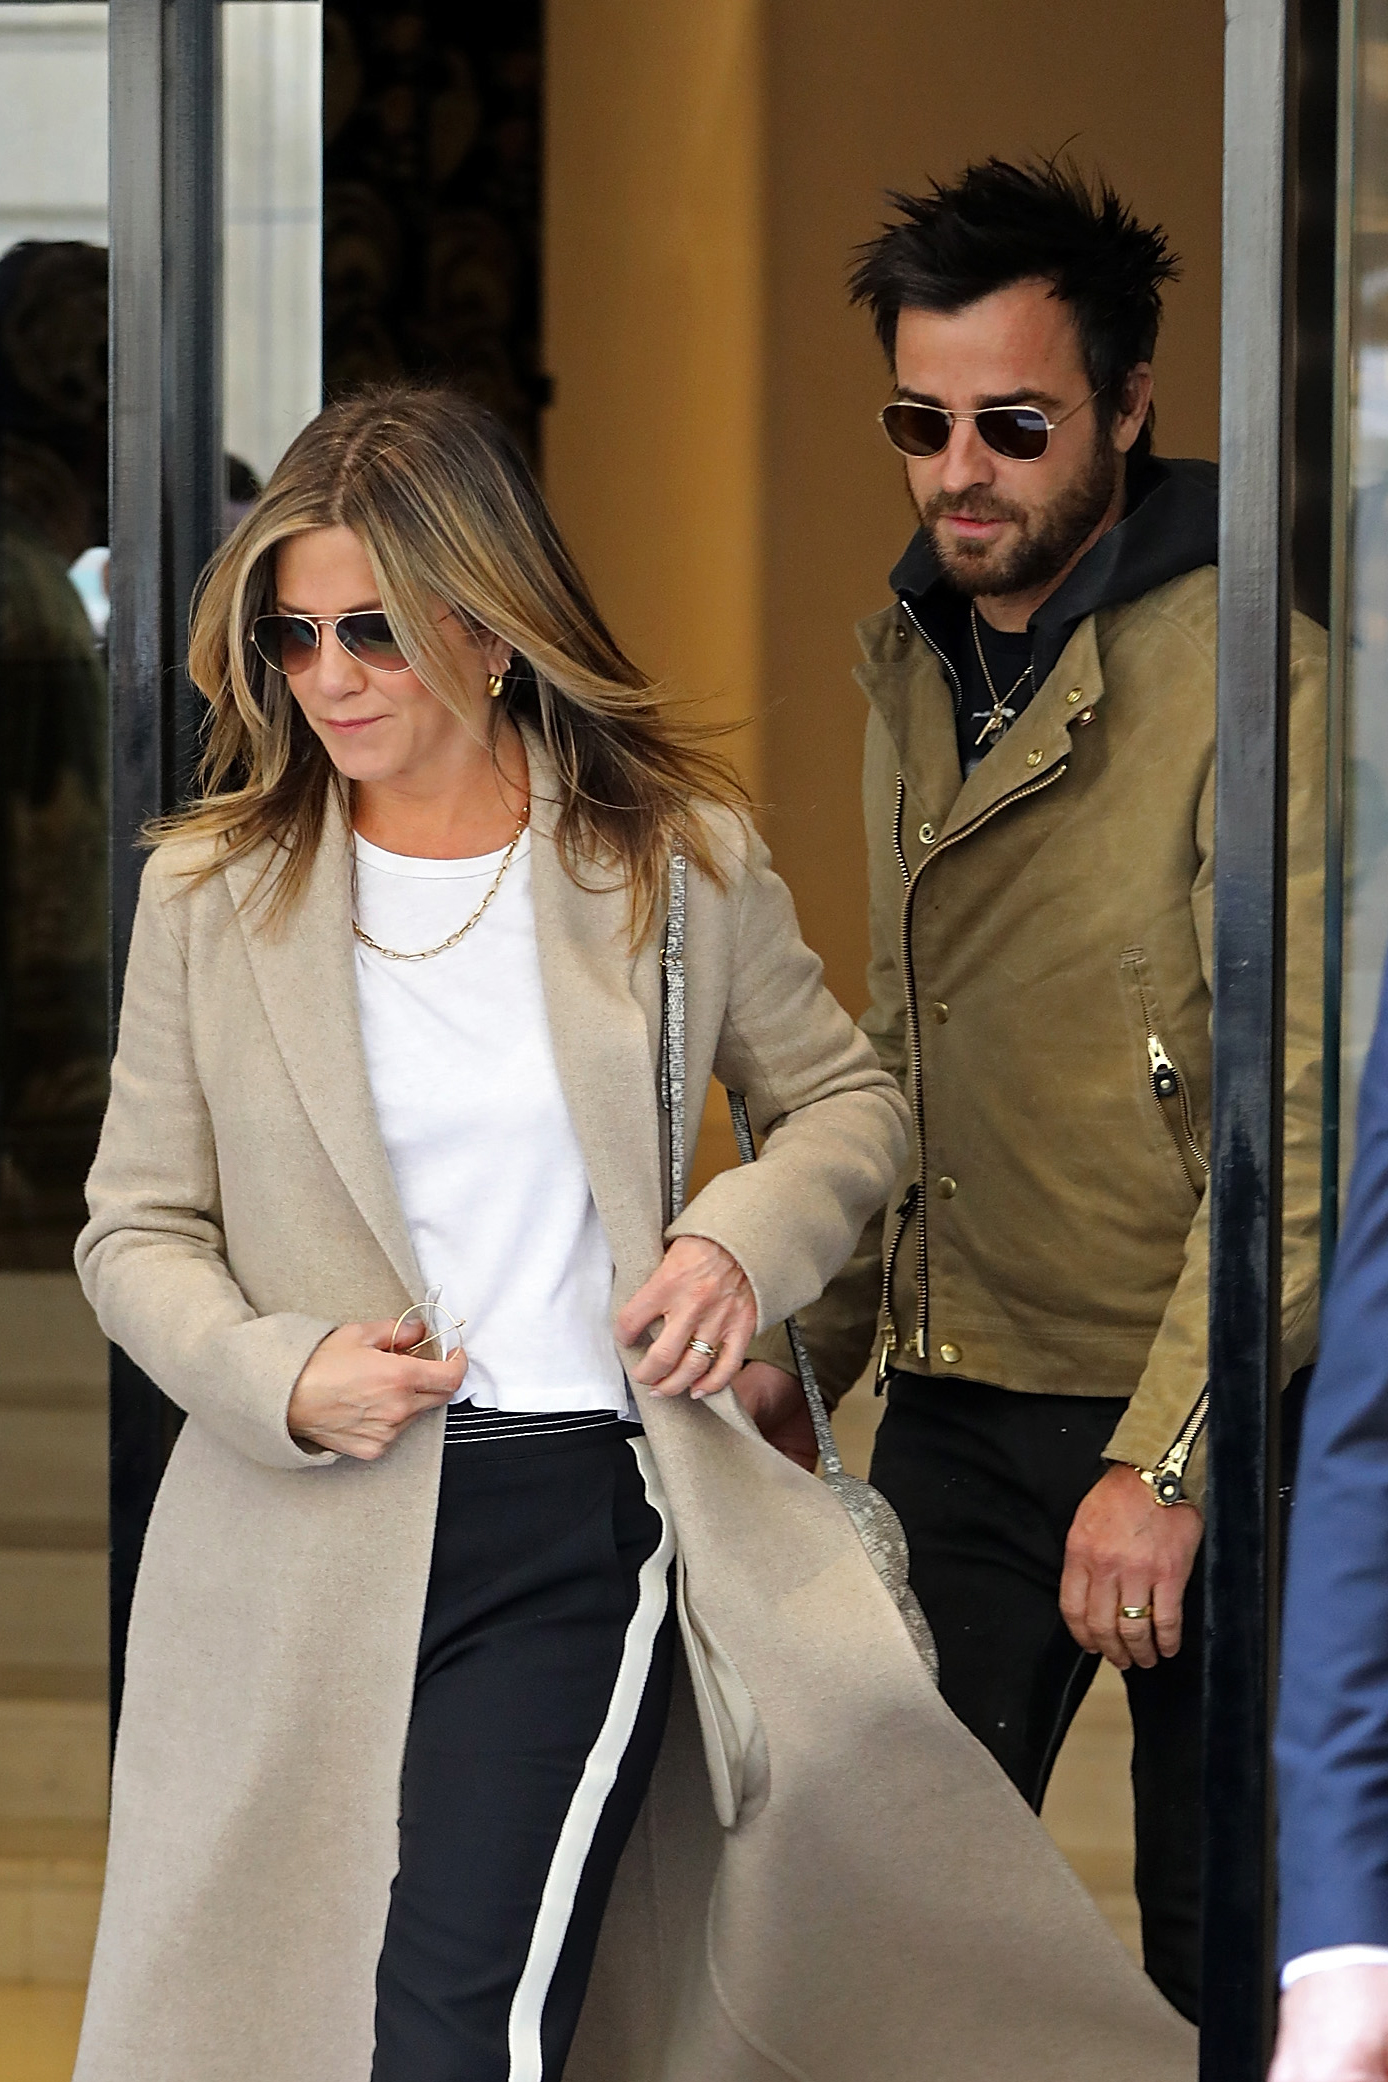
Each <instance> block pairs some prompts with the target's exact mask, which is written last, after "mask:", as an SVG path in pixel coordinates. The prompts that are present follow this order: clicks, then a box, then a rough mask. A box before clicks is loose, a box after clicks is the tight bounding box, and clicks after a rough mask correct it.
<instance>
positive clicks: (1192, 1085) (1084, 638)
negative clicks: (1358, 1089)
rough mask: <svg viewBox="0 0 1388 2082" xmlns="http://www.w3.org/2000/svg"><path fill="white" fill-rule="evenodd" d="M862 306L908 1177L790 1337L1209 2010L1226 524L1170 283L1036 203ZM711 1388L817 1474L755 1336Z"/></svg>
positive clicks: (1296, 933) (1310, 1237)
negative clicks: (881, 578) (1116, 1739)
mask: <svg viewBox="0 0 1388 2082" xmlns="http://www.w3.org/2000/svg"><path fill="white" fill-rule="evenodd" d="M895 201H896V203H897V206H898V208H899V212H900V215H899V221H897V222H894V223H893V224H891V225H890V226H888V227H887V228H885V229H884V230H883V232H882V233H881V235H880V237H878V238H877V239H876V240H875V241H874V242H873V243H872V244H871V245H869V246H868V247H867V248H866V249H865V250H864V252H863V253H862V255H861V256H860V264H859V266H858V269H857V273H856V276H855V278H854V293H855V298H856V300H857V301H858V302H860V303H863V304H865V305H867V307H868V308H869V309H870V311H871V313H872V315H873V318H874V320H875V322H876V327H877V331H878V334H879V337H880V339H881V341H882V344H883V346H884V347H885V349H886V352H887V356H888V359H889V361H890V362H891V364H892V368H893V374H894V377H895V390H894V393H893V397H892V401H891V402H890V403H889V404H888V405H887V406H886V408H885V410H884V411H883V413H882V415H881V417H882V423H883V426H884V428H885V430H886V433H887V437H888V439H889V440H890V441H891V442H892V444H893V446H894V447H896V448H897V449H898V450H899V451H900V452H901V453H902V454H903V455H904V456H905V458H906V478H907V483H908V486H909V490H910V493H911V497H912V500H913V502H914V504H915V507H916V510H917V513H918V515H919V519H920V527H919V531H918V533H917V534H916V536H915V538H914V540H913V541H912V543H911V544H910V547H909V548H908V549H907V551H906V554H905V555H904V556H903V557H902V559H901V561H900V563H899V564H898V565H897V567H896V569H895V571H894V572H893V573H892V588H893V591H894V593H895V594H896V601H895V604H894V605H893V606H891V607H889V608H887V609H885V610H884V611H883V612H881V613H879V614H876V615H874V616H871V617H870V618H869V619H868V620H867V621H865V622H864V623H863V624H862V625H861V627H860V630H859V636H860V640H861V643H862V648H863V652H864V656H865V660H866V662H865V664H864V665H863V667H862V668H861V669H860V671H859V673H858V678H859V680H860V682H861V685H862V687H863V689H864V691H865V692H866V694H867V697H868V702H869V717H868V729H867V753H866V770H865V781H864V803H865V809H866V817H867V838H868V851H869V867H870V920H871V946H872V960H871V966H870V969H869V985H870V991H871V1006H870V1009H869V1011H868V1012H867V1014H866V1015H865V1018H864V1022H863V1024H864V1026H865V1027H866V1029H867V1031H868V1032H869V1034H870V1035H871V1036H872V1039H873V1041H874V1042H875V1044H876V1046H877V1048H878V1051H879V1053H880V1055H881V1059H882V1061H883V1063H884V1064H885V1065H886V1066H887V1067H888V1068H890V1069H891V1070H892V1071H893V1073H894V1074H895V1075H896V1076H897V1077H898V1078H899V1079H900V1081H901V1085H902V1088H903V1091H904V1092H905V1093H906V1096H907V1098H908V1099H909V1101H910V1103H911V1106H912V1109H913V1113H914V1118H915V1126H916V1148H915V1151H914V1153H913V1156H912V1158H911V1162H910V1168H909V1170H908V1172H907V1173H906V1174H905V1175H904V1176H903V1178H902V1179H901V1181H900V1184H899V1188H898V1190H897V1191H896V1193H895V1194H894V1196H893V1200H892V1202H891V1205H890V1207H889V1211H888V1215H887V1217H886V1221H885V1228H884V1227H883V1225H882V1224H880V1223H879V1224H877V1225H874V1227H873V1229H872V1230H871V1231H870V1232H869V1233H867V1234H866V1235H865V1236H864V1238H863V1242H862V1245H861V1247H860V1249H859V1251H858V1254H857V1256H856V1258H855V1259H854V1260H853V1261H852V1263H851V1264H850V1265H849V1267H848V1268H847V1270H846V1271H845V1272H844V1273H843V1274H842V1275H841V1276H840V1278H839V1279H838V1280H837V1281H835V1283H834V1284H833V1286H832V1287H831V1288H830V1289H829V1291H828V1293H827V1294H826V1295H825V1297H824V1298H823V1300H822V1301H821V1302H820V1303H819V1304H818V1305H817V1306H816V1307H815V1308H813V1309H811V1310H810V1311H808V1312H807V1314H806V1316H805V1318H804V1319H803V1326H802V1327H803V1329H804V1332H805V1336H806V1340H807V1344H808V1346H809V1350H810V1353H811V1356H812V1358H813V1359H814V1361H815V1362H816V1366H817V1369H818V1371H819V1373H820V1377H821V1380H822V1382H823V1384H824V1386H825V1388H826V1391H827V1393H828V1395H829V1397H830V1399H831V1400H835V1399H837V1398H838V1397H839V1396H841V1395H842V1394H844V1393H845V1392H846V1391H847V1389H848V1388H849V1387H850V1386H851V1385H852V1384H853V1382H854V1380H855V1379H856V1378H857V1377H858V1375H859V1374H860V1372H861V1371H862V1370H863V1369H864V1367H865V1364H866V1363H867V1362H868V1361H869V1359H870V1358H871V1357H872V1356H873V1355H874V1353H875V1358H876V1374H877V1381H878V1387H879V1390H885V1393H886V1398H887V1402H886V1410H885V1414H884V1416H883V1419H882V1424H881V1428H880V1430H879V1433H878V1439H877V1446H876V1451H875V1455H874V1459H873V1466H872V1477H873V1480H874V1481H875V1482H876V1483H877V1484H878V1486H879V1487H880V1488H881V1489H882V1490H883V1491H885V1493H886V1495H887V1496H888V1497H889V1498H890V1499H891V1501H892V1503H893V1504H894V1505H895V1506H896V1509H897V1511H898V1512H899V1514H900V1516H901V1519H902V1521H903V1523H904V1526H905V1529H906V1533H907V1537H908V1540H909V1542H910V1548H911V1565H912V1581H913V1585H914V1588H915V1590H916V1593H917V1595H918V1597H919V1599H920V1601H921V1604H922V1606H923V1607H924V1609H925V1612H926V1615H927V1617H928V1618H929V1620H930V1622H931V1624H932V1626H933V1628H934V1630H935V1634H936V1638H937V1642H938V1645H939V1651H940V1671H941V1686H942V1689H943V1692H944V1696H945V1698H946V1700H947V1701H948V1703H949V1704H950V1706H951V1707H952V1708H953V1709H954V1711H955V1712H956V1713H957V1714H958V1715H959V1716H960V1718H961V1719H962V1720H963V1721H964V1722H965V1723H966V1725H967V1726H968V1727H969V1728H971V1729H972V1731H973V1732H974V1733H975V1734H976V1735H977V1736H978V1738H979V1740H980V1741H981V1742H983V1743H985V1744H986V1745H987V1746H988V1748H989V1749H990V1750H991V1751H992V1752H993V1754H994V1756H995V1757H996V1758H997V1759H998V1761H999V1763H1000V1764H1001V1765H1002V1766H1003V1768H1004V1769H1005V1770H1006V1771H1007V1772H1008V1774H1009V1776H1010V1777H1011V1778H1012V1780H1013V1782H1014V1783H1015V1784H1016V1785H1017V1787H1018V1788H1019V1790H1020V1791H1021V1792H1022V1793H1023V1795H1024V1796H1025V1797H1026V1799H1027V1800H1029V1801H1030V1802H1031V1803H1032V1805H1033V1806H1034V1807H1036V1808H1038V1809H1039V1808H1040V1805H1041V1801H1042V1797H1043V1795H1044V1793H1045V1789H1046V1783H1047V1779H1048V1777H1049V1775H1050V1771H1051V1767H1052V1764H1053V1763H1054V1760H1055V1756H1056V1752H1057V1750H1058V1749H1059V1747H1060V1744H1061V1741H1062V1740H1063V1738H1064V1735H1065V1732H1066V1729H1067V1727H1068V1726H1069V1724H1070V1721H1071V1719H1072V1717H1073V1715H1074V1713H1075V1710H1076V1708H1077V1707H1078V1705H1079V1703H1080V1700H1081V1699H1082V1697H1083V1696H1084V1693H1085V1691H1086V1689H1087V1688H1088V1685H1089V1683H1090V1681H1091V1680H1092V1678H1093V1675H1094V1672H1095V1670H1096V1669H1097V1667H1098V1659H1099V1657H1101V1656H1106V1657H1107V1658H1108V1659H1109V1660H1110V1662H1112V1663H1113V1664H1114V1665H1115V1666H1116V1667H1117V1668H1118V1669H1119V1670H1121V1671H1122V1672H1123V1675H1124V1678H1125V1680H1126V1684H1127V1690H1128V1698H1129V1703H1130V1707H1131V1715H1132V1722H1133V1737H1134V1746H1133V1785H1134V1793H1135V1809H1136V1828H1137V1869H1136V1885H1137V1892H1138V1898H1139V1903H1140V1906H1141V1911H1142V1926H1143V1945H1144V1955H1145V1959H1146V1964H1147V1969H1148V1971H1149V1973H1150V1974H1151V1975H1152V1978H1153V1979H1154V1980H1155V1981H1156V1983H1157V1985H1158V1986H1159V1987H1160V1988H1161V1989H1162V1990H1163V1992H1164V1993H1165V1994H1166V1995H1167V1996H1168V1998H1169V1999H1170V2001H1171V2002H1172V2003H1173V2004H1175V2006H1176V2007H1177V2008H1178V2009H1179V2010H1181V2011H1182V2012H1183V2013H1184V2014H1185V2015H1186V2016H1187V2017H1190V2018H1195V2017H1196V2015H1197V2010H1198V1933H1199V1870H1200V1740H1201V1730H1200V1686H1201V1638H1200V1637H1201V1621H1200V1609H1201V1608H1200V1600H1201V1571H1200V1548H1201V1538H1202V1531H1203V1519H1202V1513H1201V1496H1202V1490H1201V1481H1202V1431H1203V1425H1204V1417H1205V1411H1206V1393H1205V1390H1206V1349H1207V1308H1208V1255H1209V1254H1208V1201H1207V1196H1206V1191H1205V1188H1206V1181H1207V1176H1208V1164H1207V1151H1208V1148H1209V1106H1210V1038H1209V1021H1210V975H1211V911H1212V886H1213V852H1214V830H1213V825H1214V805H1213V796H1214V722H1215V651H1216V573H1215V570H1214V564H1215V558H1216V550H1217V520H1218V495H1217V487H1216V479H1215V471H1214V468H1213V466H1212V465H1210V464H1207V463H1198V462H1194V463H1192V462H1185V463H1180V462H1164V461H1159V460H1157V458H1156V457H1155V456H1154V454H1153V452H1152V427H1153V415H1152V405H1151V400H1152V367H1151V362H1152V354H1153V351H1154V348H1155V345H1156V338H1157V329H1158V324H1159V321H1160V315H1161V289H1162V286H1163V284H1164V283H1165V282H1166V281H1168V280H1169V279H1170V278H1171V277H1172V275H1173V274H1174V272H1175V262H1174V258H1173V256H1172V255H1171V254H1170V252H1169V251H1168V248H1167V245H1166V241H1165V239H1164V237H1163V235H1162V233H1161V231H1160V230H1159V229H1156V228H1150V229H1149V228H1145V227H1143V226H1142V225H1140V224H1139V223H1138V222H1137V221H1136V220H1135V218H1134V217H1133V215H1132V213H1131V212H1130V211H1129V210H1128V209H1127V208H1125V207H1124V205H1123V204H1122V203H1121V202H1120V201H1119V199H1118V198H1117V197H1116V196H1115V195H1114V194H1113V193H1112V192H1111V191H1110V190H1109V189H1108V188H1107V187H1100V189H1099V190H1098V192H1097V193H1091V192H1090V190H1089V189H1088V187H1087V186H1086V184H1085V183H1084V182H1083V181H1082V180H1081V179H1080V178H1079V177H1078V176H1076V175H1074V174H1072V173H1069V172H1066V171H1065V170H1063V169H1060V168H1057V167H1055V166H1041V167H1016V166H1010V165H1006V164H1003V163H1001V162H999V161H996V160H990V161H988V162H987V163H986V164H984V165H981V166H976V167H972V168H970V169H969V170H968V171H967V172H966V173H965V174H964V175H963V177H962V179H960V180H959V181H958V182H957V183H956V184H955V185H953V186H951V187H938V186H937V187H936V188H935V190H934V191H933V192H932V193H931V194H929V195H928V196H926V197H924V198H920V199H912V198H908V197H900V196H899V197H897V198H895ZM1291 669H1292V685H1293V697H1292V751H1291V790H1290V793H1291V805H1290V811H1289V881H1288V944H1289V955H1288V961H1289V968H1288V1014H1287V1032H1288V1041H1287V1131H1286V1141H1287V1179H1286V1238H1287V1258H1286V1280H1285V1299H1284V1307H1285V1322H1284V1332H1283V1337H1284V1353H1285V1358H1286V1364H1287V1368H1288V1371H1289V1372H1290V1371H1291V1370H1292V1369H1293V1368H1300V1367H1302V1366H1304V1364H1305V1362H1306V1361H1307V1360H1308V1359H1309V1358H1310V1356H1311V1352H1312V1346H1313V1343H1314V1337H1315V1317H1316V1275H1317V1242H1316V1237H1317V1215H1318V1191H1319V1135H1320V1114H1319V1050H1320V988H1321V985H1320V864H1321V858H1322V851H1323V836H1322V834H1323V825H1322V806H1321V804H1322V775H1323V764H1324V759H1323V750H1322V732H1323V714H1324V684H1325V666H1324V640H1323V637H1322V635H1321V632H1320V631H1319V630H1317V629H1315V628H1314V627H1313V626H1312V625H1311V624H1309V623H1307V622H1306V621H1304V620H1301V619H1297V620H1296V621H1295V623H1294V627H1293V632H1292V668H1291ZM756 1349H757V1354H758V1356H757V1357H756V1358H755V1359H754V1360H753V1361H752V1363H750V1364H749V1365H748V1366H747V1367H746V1368H745V1369H744V1371H743V1373H742V1375H741V1376H740V1377H739V1382H738V1387H739V1393H740V1394H741V1395H742V1397H743V1400H744V1402H745V1403H746V1404H747V1406H748V1407H749V1408H750V1409H751V1410H752V1411H753V1414H754V1415H755V1416H756V1417H757V1420H758V1422H759V1423H760V1424H761V1425H762V1428H763V1430H764V1431H766V1432H767V1434H768V1436H771V1437H774V1438H776V1439H777V1442H778V1443H780V1444H782V1445H783V1446H784V1447H786V1448H787V1449H788V1450H791V1451H793V1452H795V1453H796V1454H797V1456H798V1457H801V1458H805V1459H812V1451H813V1449H812V1442H811V1441H809V1440H808V1439H807V1438H806V1436H805V1433H804V1427H803V1418H802V1416H801V1414H800V1413H801V1410H802V1408H803V1404H802V1399H801V1397H800V1393H799V1389H798V1385H797V1383H796V1382H795V1380H794V1377H793V1375H792V1373H791V1364H792V1362H791V1359H790V1354H789V1348H788V1345H787V1344H786V1343H785V1340H784V1334H783V1333H781V1332H773V1333H771V1334H770V1336H769V1337H768V1338H765V1339H763V1340H762V1341H761V1343H760V1344H759V1346H758V1347H757V1348H756Z"/></svg>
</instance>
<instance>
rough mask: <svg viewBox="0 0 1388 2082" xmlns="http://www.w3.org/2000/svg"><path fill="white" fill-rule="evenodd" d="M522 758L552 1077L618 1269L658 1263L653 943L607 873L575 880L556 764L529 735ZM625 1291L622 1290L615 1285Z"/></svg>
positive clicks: (657, 995)
mask: <svg viewBox="0 0 1388 2082" xmlns="http://www.w3.org/2000/svg"><path fill="white" fill-rule="evenodd" d="M526 751H527V754H528V756H529V760H530V794H531V805H532V807H531V825H530V829H531V880H532V887H533V889H534V892H535V933H536V939H537V942H538V945H539V955H540V975H541V979H542V982H543V986H544V994H545V1008H546V1010H547V1012H548V1014H549V1030H550V1038H551V1041H552V1043H553V1047H554V1056H555V1062H556V1064H557V1066H558V1071H559V1082H560V1084H561V1086H562V1087H563V1092H564V1097H565V1100H566V1101H567V1103H568V1108H569V1116H570V1118H571V1120H572V1121H573V1125H574V1132H575V1134H576V1135H577V1136H578V1140H579V1143H580V1145H581V1147H582V1150H583V1156H584V1161H585V1163H586V1164H587V1167H588V1180H589V1184H590V1185H591V1187H592V1191H593V1201H594V1204H595V1206H596V1207H597V1210H598V1214H599V1216H600V1217H601V1219H602V1224H603V1228H604V1230H605V1231H606V1233H607V1240H608V1243H609V1244H610V1246H611V1249H612V1255H613V1259H614V1261H615V1263H616V1264H617V1266H618V1267H619V1268H622V1269H623V1270H622V1271H621V1272H619V1279H623V1280H624V1281H625V1282H626V1283H628V1284H634V1281H633V1280H632V1275H633V1274H635V1275H637V1276H638V1277H639V1278H644V1277H645V1276H646V1274H647V1273H648V1272H650V1271H652V1270H653V1269H654V1266H653V1262H649V1261H651V1253H652V1247H653V1246H654V1247H655V1249H656V1250H658V1249H659V1239H660V1234H661V1231H662V1228H663V1226H664V1217H663V1211H662V1210H663V1198H662V1195H663V1186H662V1166H661V1150H660V1132H659V1120H658V1115H657V1108H656V1103H655V1101H656V1082H655V1080H656V1061H657V1053H658V1050H659V1045H660V1022H661V988H660V949H659V946H658V944H656V943H655V942H654V941H653V942H651V943H649V944H648V945H646V946H645V947H643V948H642V949H641V950H640V951H639V953H638V954H636V955H635V956H633V954H632V951H631V947H630V944H629V941H628V935H627V893H626V889H625V888H624V887H622V886H620V885H618V886H612V887H609V886H608V884H609V883H612V884H617V881H618V878H617V877H616V875H615V874H612V873H604V872H602V871H599V870H593V871H592V872H591V884H592V886H591V887H589V888H580V887H579V885H578V884H577V883H575V882H574V881H573V879H572V878H571V876H570V875H569V874H568V872H567V870H566V869H565V866H564V862H563V860H562V858H561V856H560V853H559V849H558V847H557V845H556V844H555V839H554V824H555V810H556V803H555V796H556V794H557V790H556V787H555V783H554V775H553V770H552V768H551V766H550V763H549V761H548V759H547V758H546V757H545V754H544V749H543V747H542V745H541V744H540V742H539V741H538V739H536V738H535V737H534V736H533V735H532V734H531V733H530V732H527V733H526ZM618 1298H619V1299H624V1298H625V1296H624V1295H619V1297H618Z"/></svg>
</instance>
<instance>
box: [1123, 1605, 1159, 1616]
mask: <svg viewBox="0 0 1388 2082" xmlns="http://www.w3.org/2000/svg"><path fill="white" fill-rule="evenodd" d="M1118 1616H1119V1618H1120V1619H1150V1618H1151V1617H1152V1608H1151V1606H1150V1605H1120V1606H1119V1608H1118Z"/></svg>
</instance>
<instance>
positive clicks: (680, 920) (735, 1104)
mask: <svg viewBox="0 0 1388 2082" xmlns="http://www.w3.org/2000/svg"><path fill="white" fill-rule="evenodd" d="M688 887H689V869H688V864H687V863H686V861H685V858H684V855H683V854H682V853H677V854H675V856H674V858H673V859H672V860H671V862H670V911H669V917H668V919H667V921H666V926H665V949H664V953H663V954H662V956H661V964H662V966H663V968H664V971H665V1023H664V1031H663V1035H662V1046H661V1051H660V1057H661V1061H660V1092H661V1099H662V1101H663V1103H664V1106H665V1111H666V1114H667V1116H668V1119H669V1153H670V1220H671V1221H674V1219H675V1217H676V1216H677V1215H680V1214H683V1212H684V1204H685V1195H686V1191H687V1181H688V1152H687V1149H686V1145H685V1051H684V1030H685V976H684V929H685V917H686V906H687V901H688ZM728 1110H729V1112H730V1113H731V1114H732V1117H733V1134H734V1135H735V1136H736V1138H737V1149H738V1155H739V1156H740V1157H741V1159H742V1161H743V1163H744V1164H754V1163H755V1162H756V1157H757V1146H756V1143H755V1142H754V1141H753V1139H752V1122H751V1119H750V1117H749V1115H748V1112H747V1101H746V1099H744V1097H743V1096H742V1093H741V1092H729V1093H728ZM786 1336H787V1337H788V1338H789V1340H790V1349H791V1354H792V1356H793V1358H794V1360H795V1370H796V1372H797V1373H798V1374H799V1376H800V1386H801V1387H802V1388H803V1389H804V1391H805V1400H806V1402H807V1403H808V1404H809V1408H810V1420H811V1422H812V1423H813V1425H814V1435H815V1443H816V1445H817V1446H818V1447H819V1457H820V1459H821V1460H822V1461H823V1463H824V1468H825V1472H826V1473H828V1474H831V1475H837V1474H841V1473H842V1472H843V1460H842V1457H841V1455H840V1453H839V1448H838V1441H837V1440H836V1439H835V1437H834V1427H833V1425H832V1424H831V1423H830V1422H829V1412H828V1410H827V1409H826V1408H825V1404H824V1397H823V1394H822V1393H821V1391H820V1386H819V1383H818V1381H817V1380H816V1379H815V1374H814V1368H813V1366H812V1365H811V1364H810V1355H809V1353H808V1352H807V1351H806V1350H805V1340H804V1339H803V1338H802V1337H801V1335H800V1326H799V1324H798V1323H797V1322H796V1320H795V1318H794V1316H789V1317H787V1319H786Z"/></svg>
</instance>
